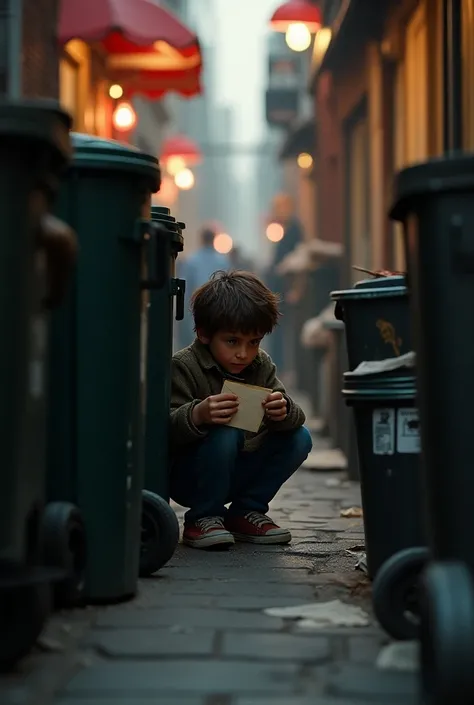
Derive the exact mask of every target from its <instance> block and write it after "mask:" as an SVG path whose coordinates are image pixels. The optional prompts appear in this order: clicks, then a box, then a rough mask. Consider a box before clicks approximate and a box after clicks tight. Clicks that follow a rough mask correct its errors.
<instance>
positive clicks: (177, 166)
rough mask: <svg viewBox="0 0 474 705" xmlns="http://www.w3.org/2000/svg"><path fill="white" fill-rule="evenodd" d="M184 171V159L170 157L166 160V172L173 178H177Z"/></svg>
mask: <svg viewBox="0 0 474 705" xmlns="http://www.w3.org/2000/svg"><path fill="white" fill-rule="evenodd" d="M183 169H186V162H185V161H184V159H183V157H170V158H169V159H167V160H166V171H167V172H168V174H171V176H176V174H179V172H180V171H183Z"/></svg>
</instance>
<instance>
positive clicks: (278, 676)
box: [0, 439, 415, 705]
mask: <svg viewBox="0 0 474 705" xmlns="http://www.w3.org/2000/svg"><path fill="white" fill-rule="evenodd" d="M316 440H317V439H316ZM320 446H321V442H319V446H318V442H317V444H316V447H320ZM353 506H360V498H359V488H358V485H357V484H356V483H349V482H347V481H346V480H345V479H344V473H342V472H334V471H333V472H321V471H315V470H308V469H300V470H299V472H298V473H297V474H296V475H295V476H294V478H293V479H292V481H291V482H289V483H288V485H287V486H285V487H284V488H283V489H282V491H281V492H280V494H279V495H278V496H277V498H276V499H275V501H274V502H273V506H272V509H271V514H272V516H273V517H275V519H276V520H277V521H281V522H282V523H283V524H284V525H285V526H289V527H290V528H291V530H292V532H293V537H294V538H293V542H292V544H291V545H290V546H288V547H271V546H267V547H259V548H257V547H252V546H248V545H237V546H236V547H235V549H233V550H232V551H230V552H225V553H210V552H199V551H193V550H191V549H188V548H186V547H184V546H179V548H178V551H177V552H176V555H175V557H174V558H173V560H172V561H171V563H170V564H169V565H168V566H167V567H166V568H165V569H163V570H162V571H161V572H160V573H159V574H158V575H157V576H156V577H155V578H153V579H151V580H146V581H141V584H140V590H139V595H138V597H137V598H136V599H135V600H133V601H131V602H128V603H124V604H120V605H116V606H111V607H103V608H89V609H87V610H84V611H77V612H73V613H64V614H63V615H59V616H57V617H56V618H55V619H54V620H53V622H52V624H51V626H50V627H49V636H48V633H47V634H46V636H45V637H44V639H43V641H42V646H43V649H44V650H45V651H46V652H48V651H49V653H39V652H38V653H36V654H34V655H33V656H32V657H31V658H30V659H29V660H27V661H26V662H25V664H23V666H22V672H21V673H20V675H19V676H12V677H10V678H9V679H7V680H6V681H4V682H3V684H2V686H1V687H0V701H1V702H2V705H13V704H14V703H15V704H17V703H22V704H23V705H119V704H120V703H122V702H123V704H124V705H151V703H153V705H270V704H271V705H278V703H281V705H351V703H352V704H357V703H372V702H373V703H379V704H380V705H382V703H383V704H384V705H385V704H386V703H393V704H394V705H395V704H397V703H403V704H404V705H409V704H410V703H412V702H413V703H414V702H415V679H414V675H413V673H410V672H406V671H405V672H403V671H400V670H399V668H397V670H386V669H381V668H379V667H377V665H376V663H377V660H378V659H379V656H380V652H381V649H383V648H384V646H385V645H386V643H387V639H386V637H384V635H383V634H382V633H381V632H380V630H379V628H378V627H377V626H376V625H375V623H374V622H373V620H372V618H370V624H368V625H367V626H363V627H336V626H332V627H328V628H324V629H317V630H314V629H312V630H311V629H302V628H300V627H299V626H298V623H297V622H296V621H295V620H287V619H282V618H280V617H275V616H270V615H268V614H265V613H264V610H265V609H266V608H275V607H291V606H297V605H301V604H308V603H311V602H315V601H317V602H323V603H326V602H329V601H332V600H339V599H340V600H342V601H343V602H347V603H349V604H351V605H354V606H359V607H360V608H362V610H363V611H364V612H367V613H368V614H369V615H370V611H371V607H370V587H369V583H368V581H367V580H366V578H365V576H364V574H363V572H361V571H359V570H355V564H356V562H357V554H358V552H359V551H360V550H361V547H362V546H363V542H364V536H363V529H362V522H361V519H359V518H350V517H342V516H341V510H344V509H347V508H350V507H353ZM179 511H180V510H179V508H178V512H179ZM61 644H62V646H61ZM395 665H396V664H395ZM54 691H57V692H58V694H57V696H56V697H53V695H52V694H53V692H54Z"/></svg>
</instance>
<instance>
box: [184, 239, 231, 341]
mask: <svg viewBox="0 0 474 705" xmlns="http://www.w3.org/2000/svg"><path fill="white" fill-rule="evenodd" d="M215 236H216V233H215V231H214V230H212V229H211V228H210V227H204V228H203V229H202V230H201V234H200V239H201V246H200V248H199V249H198V250H196V252H194V253H193V254H192V255H190V256H189V257H188V258H187V259H186V260H178V263H179V276H180V277H182V278H183V279H185V280H186V300H185V313H184V319H183V321H181V322H180V323H179V324H178V326H177V337H178V345H179V347H180V348H184V347H186V346H187V345H191V343H192V342H193V340H194V337H195V335H194V330H193V321H192V316H191V314H190V311H189V302H190V300H191V296H192V295H193V293H194V292H195V291H196V289H199V287H200V286H202V285H203V284H205V283H206V282H207V281H209V279H210V278H211V275H212V274H214V272H217V271H219V270H225V271H227V270H229V269H232V265H231V262H230V259H229V257H228V255H221V254H220V253H219V252H216V250H215V249H214V238H215Z"/></svg>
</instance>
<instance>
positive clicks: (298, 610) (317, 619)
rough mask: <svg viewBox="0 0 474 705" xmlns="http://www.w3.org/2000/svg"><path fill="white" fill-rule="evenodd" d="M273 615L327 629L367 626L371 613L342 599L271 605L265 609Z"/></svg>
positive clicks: (307, 625)
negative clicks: (284, 605)
mask: <svg viewBox="0 0 474 705" xmlns="http://www.w3.org/2000/svg"><path fill="white" fill-rule="evenodd" d="M264 612H265V614H268V615H270V616H271V617H280V618H282V619H296V620H298V622H297V626H298V627H299V628H300V629H325V628H327V627H366V626H367V625H368V624H369V623H370V621H369V615H368V614H367V612H364V610H363V609H361V608H360V607H357V606H356V605H348V604H347V603H345V602H341V600H331V602H314V603H311V604H307V605H297V606H296V607H269V608H267V609H266V610H264Z"/></svg>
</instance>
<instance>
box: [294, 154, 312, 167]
mask: <svg viewBox="0 0 474 705" xmlns="http://www.w3.org/2000/svg"><path fill="white" fill-rule="evenodd" d="M296 161H297V162H298V166H299V167H300V169H310V168H311V167H312V166H313V157H312V156H311V154H308V153H307V152H301V154H298V158H297V160H296Z"/></svg>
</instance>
